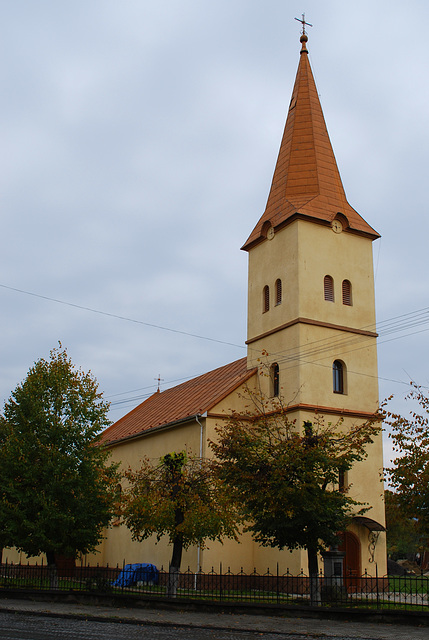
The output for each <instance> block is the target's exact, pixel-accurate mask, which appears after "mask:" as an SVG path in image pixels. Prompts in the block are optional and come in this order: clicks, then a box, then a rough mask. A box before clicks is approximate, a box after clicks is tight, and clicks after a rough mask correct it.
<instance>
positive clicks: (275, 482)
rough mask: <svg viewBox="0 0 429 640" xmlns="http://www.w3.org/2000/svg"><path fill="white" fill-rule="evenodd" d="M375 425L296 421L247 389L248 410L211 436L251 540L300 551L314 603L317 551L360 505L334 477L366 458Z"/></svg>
mask: <svg viewBox="0 0 429 640" xmlns="http://www.w3.org/2000/svg"><path fill="white" fill-rule="evenodd" d="M379 429H380V427H379V425H378V424H377V423H376V422H375V420H371V421H368V422H365V423H364V424H361V425H359V426H354V427H352V428H350V429H346V428H343V427H342V426H341V424H336V425H332V424H327V425H325V424H324V422H323V420H322V419H320V418H317V419H316V420H315V422H314V424H312V423H311V422H304V424H303V426H302V428H297V426H296V425H295V424H294V423H291V422H289V420H288V417H287V412H286V409H285V408H284V407H282V406H281V405H280V404H277V405H276V406H275V407H273V406H272V404H271V401H270V400H266V399H265V398H262V397H259V396H255V395H253V394H251V405H250V410H249V411H248V412H246V413H245V414H244V415H243V414H233V415H232V416H231V417H230V418H229V419H228V420H227V421H226V422H225V423H224V424H223V425H220V426H218V427H217V436H218V438H217V440H216V442H212V443H211V446H212V449H213V451H214V453H215V456H216V458H217V460H218V473H219V476H220V478H221V480H222V481H223V482H225V483H226V484H227V485H228V486H229V490H230V492H231V497H232V498H233V499H234V500H235V502H236V504H237V505H241V507H242V511H243V516H244V517H245V519H246V521H247V522H248V524H247V530H248V531H251V532H252V535H253V537H254V539H255V540H256V542H258V543H260V544H262V545H263V546H270V547H278V548H279V549H284V548H287V549H290V550H292V549H296V548H299V547H300V548H305V549H306V550H307V556H308V566H309V573H310V578H311V579H310V584H311V598H312V602H314V603H315V602H316V601H317V600H318V599H319V597H320V595H319V594H318V588H317V584H318V580H317V575H318V561H317V554H318V551H321V550H323V549H326V548H327V547H329V546H330V545H336V544H338V537H337V536H338V532H340V531H344V530H345V528H346V526H347V524H348V523H349V520H350V517H351V516H352V515H356V514H357V513H363V512H364V511H365V510H366V509H365V508H364V505H363V504H361V503H358V502H356V501H355V500H353V499H352V498H351V497H350V495H349V494H348V492H347V488H346V487H342V486H341V483H339V478H340V476H341V477H343V476H344V473H345V472H346V471H348V470H349V469H351V467H352V466H353V464H354V463H355V462H357V461H360V460H363V459H364V458H365V457H366V455H367V453H366V447H367V445H368V444H370V443H371V442H372V438H373V437H374V436H375V435H376V434H377V433H378V432H379Z"/></svg>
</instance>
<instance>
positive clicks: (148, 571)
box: [113, 563, 159, 587]
mask: <svg viewBox="0 0 429 640" xmlns="http://www.w3.org/2000/svg"><path fill="white" fill-rule="evenodd" d="M158 577H159V571H158V569H157V568H156V567H155V565H154V564H147V563H141V564H126V565H125V567H124V568H123V570H122V571H121V573H120V574H119V576H118V577H117V578H116V580H115V582H113V586H114V587H131V586H132V585H134V584H137V582H151V583H152V584H158Z"/></svg>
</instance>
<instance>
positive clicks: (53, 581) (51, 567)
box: [46, 551, 58, 589]
mask: <svg viewBox="0 0 429 640" xmlns="http://www.w3.org/2000/svg"><path fill="white" fill-rule="evenodd" d="M46 562H47V563H48V575H49V588H50V589H58V572H57V565H56V562H55V553H54V552H53V551H46Z"/></svg>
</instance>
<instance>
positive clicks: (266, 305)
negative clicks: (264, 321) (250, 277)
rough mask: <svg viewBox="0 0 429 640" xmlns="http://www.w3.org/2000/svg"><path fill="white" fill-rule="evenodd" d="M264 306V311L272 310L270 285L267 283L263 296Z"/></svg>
mask: <svg viewBox="0 0 429 640" xmlns="http://www.w3.org/2000/svg"><path fill="white" fill-rule="evenodd" d="M262 308H263V310H264V313H265V312H266V311H269V310H270V287H269V286H268V285H267V284H266V285H265V287H264V291H263V296H262Z"/></svg>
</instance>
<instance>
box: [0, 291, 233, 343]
mask: <svg viewBox="0 0 429 640" xmlns="http://www.w3.org/2000/svg"><path fill="white" fill-rule="evenodd" d="M0 287H2V288H3V289H8V290H9V291H15V292H17V293H23V294H25V295H27V296H33V297H34V298H41V299H42V300H48V301H49V302H56V303H57V304H63V305H66V306H67V307H73V308H75V309H81V310H82V311H90V312H91V313H97V314H98V315H101V316H107V317H109V318H116V319H117V320H124V321H125V322H133V323H134V324H141V325H143V326H145V327H152V328H153V329H160V330H162V331H170V332H171V333H178V334H180V335H183V336H189V337H190V338H197V339H199V340H209V341H210V342H216V343H218V344H225V345H228V346H230V347H239V348H240V349H244V348H245V347H244V346H243V345H238V344H234V343H233V342H226V341H225V340H217V339H216V338H210V337H208V336H200V335H198V334H196V333H190V332H189V331H182V330H180V329H173V328H172V327H163V326H162V325H158V324H153V323H151V322H144V321H143V320H135V319H134V318H127V317H126V316H120V315H118V314H116V313H109V312H108V311H100V310H99V309H92V308H91V307H85V306H83V305H80V304H75V303H73V302H66V301H65V300H58V298H51V297H50V296H44V295H42V294H40V293H33V292H32V291H25V290H24V289H17V288H15V287H9V286H8V285H6V284H1V283H0Z"/></svg>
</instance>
